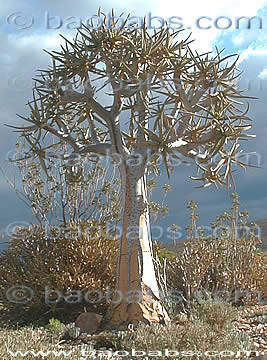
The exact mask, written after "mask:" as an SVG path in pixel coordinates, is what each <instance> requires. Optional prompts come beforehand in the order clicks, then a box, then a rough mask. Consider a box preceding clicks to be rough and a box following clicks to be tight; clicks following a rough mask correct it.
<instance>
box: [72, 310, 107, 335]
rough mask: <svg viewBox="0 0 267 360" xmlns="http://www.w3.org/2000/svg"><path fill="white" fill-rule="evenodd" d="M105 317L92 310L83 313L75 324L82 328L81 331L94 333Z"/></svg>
mask: <svg viewBox="0 0 267 360" xmlns="http://www.w3.org/2000/svg"><path fill="white" fill-rule="evenodd" d="M102 319H103V316H102V315H99V314H95V313H92V312H84V313H81V314H80V315H79V316H78V317H77V319H76V320H75V326H76V327H79V328H80V329H81V332H85V333H89V334H90V333H94V332H96V331H97V329H98V328H99V326H100V323H101V321H102Z"/></svg>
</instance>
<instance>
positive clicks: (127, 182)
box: [106, 162, 170, 324]
mask: <svg viewBox="0 0 267 360" xmlns="http://www.w3.org/2000/svg"><path fill="white" fill-rule="evenodd" d="M120 174H121V180H122V194H123V199H122V201H123V205H124V209H123V220H122V226H123V229H122V236H121V240H120V248H119V259H118V269H117V286H116V293H115V294H114V298H113V299H112V303H111V304H110V307H109V310H108V313H107V316H106V318H107V319H108V320H110V321H111V323H113V324H120V323H123V322H129V321H131V320H141V321H144V320H147V321H148V322H161V321H163V322H167V321H169V320H170V319H169V316H168V314H167V311H166V310H165V308H164V307H163V306H162V304H161V303H160V296H159V290H158V285H157V280H156V275H155V270H154V264H153V260H152V242H151V232H150V222H149V212H148V204H147V189H146V174H145V167H144V165H137V166H133V164H131V166H129V165H127V164H126V163H125V162H123V163H122V164H121V165H120Z"/></svg>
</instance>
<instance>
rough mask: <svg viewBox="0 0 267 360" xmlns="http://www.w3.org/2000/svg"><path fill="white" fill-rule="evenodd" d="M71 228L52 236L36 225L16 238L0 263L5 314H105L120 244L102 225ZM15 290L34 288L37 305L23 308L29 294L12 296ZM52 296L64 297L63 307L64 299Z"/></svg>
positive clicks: (56, 230) (85, 223) (90, 223)
mask: <svg viewBox="0 0 267 360" xmlns="http://www.w3.org/2000/svg"><path fill="white" fill-rule="evenodd" d="M67 225H68V226H67V227H63V226H61V227H51V228H50V230H49V232H48V231H46V230H45V228H44V227H42V226H40V225H33V226H32V228H30V227H29V228H21V229H19V230H18V231H17V232H16V233H15V234H14V235H13V236H12V238H11V242H10V246H9V248H8V249H7V250H5V251H3V253H2V256H1V257H0V290H1V293H2V294H1V299H2V300H1V302H2V306H3V310H4V312H7V313H14V312H16V313H20V314H22V313H25V312H30V314H31V315H32V314H33V312H38V313H39V316H40V314H43V313H48V314H50V315H49V316H50V317H51V312H52V313H56V314H57V317H59V318H60V317H62V316H63V315H62V316H61V315H60V314H64V316H66V313H68V314H69V315H70V316H71V315H72V316H75V315H74V314H75V313H78V312H79V311H81V310H83V309H84V306H86V308H87V310H88V311H92V310H94V311H98V312H104V311H105V310H106V307H107V296H106V291H107V289H106V287H109V288H110V289H111V290H112V289H113V288H114V285H115V274H116V263H117V249H118V241H117V240H116V237H112V234H111V233H110V232H108V230H107V228H106V227H105V224H103V223H100V222H98V221H88V220H87V221H84V220H83V221H82V220H80V221H79V222H78V223H77V224H76V225H75V224H74V223H73V222H69V223H68V224H67ZM14 286H24V287H25V286H26V287H28V288H30V289H31V291H32V292H33V297H32V299H31V300H30V301H27V302H26V303H19V302H21V300H23V298H24V297H25V293H24V292H23V289H22V290H21V291H20V292H19V291H17V292H15V289H13V290H10V289H12V287H14ZM46 287H48V288H47V294H46V291H45V289H46ZM24 290H25V289H24ZM52 290H56V291H58V292H59V294H62V296H63V298H62V299H61V301H58V302H56V300H57V299H59V295H57V294H56V293H55V292H54V293H52ZM94 290H97V291H98V292H99V293H100V294H102V295H103V299H101V301H98V300H99V299H100V297H99V295H98V294H97V293H92V291H94ZM75 291H76V293H75ZM49 292H51V296H49V297H48V293H49ZM86 293H87V295H88V297H87V298H86ZM28 295H29V291H28ZM70 295H74V296H73V297H70ZM15 297H16V298H15ZM93 302H96V303H95V304H93ZM20 310H21V311H20ZM31 315H30V316H31Z"/></svg>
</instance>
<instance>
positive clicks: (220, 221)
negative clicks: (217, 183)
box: [155, 194, 266, 312]
mask: <svg viewBox="0 0 267 360" xmlns="http://www.w3.org/2000/svg"><path fill="white" fill-rule="evenodd" d="M232 198H233V208H232V209H233V212H232V214H227V213H225V214H224V215H223V216H219V217H218V218H217V221H216V222H215V223H213V227H217V229H218V228H219V229H220V232H219V233H218V234H217V236H205V234H204V233H203V232H201V230H199V229H198V228H197V225H196V219H197V218H198V215H197V214H196V213H195V209H196V208H197V205H196V202H193V201H190V202H189V206H188V207H189V208H190V209H191V210H192V214H191V225H190V226H189V227H188V228H187V229H188V232H189V235H190V236H189V240H188V241H186V242H185V243H184V247H183V250H181V251H180V252H178V253H176V256H175V257H170V256H168V253H167V252H165V251H164V250H163V249H162V248H161V247H160V246H158V247H157V248H156V252H155V258H156V268H157V271H158V273H159V275H158V277H159V279H160V281H161V285H160V286H161V289H162V290H163V292H164V293H165V294H167V293H170V291H173V290H175V291H179V292H180V293H181V296H180V300H181V301H176V303H173V302H172V303H171V300H170V299H168V298H167V299H165V302H166V306H167V308H170V307H171V308H172V311H173V312H175V311H178V310H180V305H183V306H182V308H183V309H184V304H187V305H188V306H189V307H190V306H191V304H192V302H193V300H194V299H196V300H197V299H198V295H199V294H209V295H211V296H212V298H213V299H216V300H217V302H228V303H231V304H237V305H241V304H255V303H257V302H259V301H260V302H263V301H264V300H263V299H264V296H265V297H266V289H265V284H264V274H265V273H266V254H264V253H262V252H261V251H259V249H258V248H257V245H258V243H259V242H260V240H259V239H258V234H256V233H255V231H254V230H253V228H250V232H249V234H245V233H244V231H242V229H246V228H245V226H246V222H242V223H241V225H243V228H242V226H240V223H238V221H237V220H238V219H240V218H242V217H243V218H244V217H248V215H247V213H240V212H239V202H238V197H237V195H236V194H234V195H233V197H232ZM227 221H230V226H229V225H228V224H227ZM227 229H228V231H225V230H227ZM229 229H230V230H231V231H229ZM238 229H239V232H238V231H237V230H238ZM247 235H248V236H247ZM164 254H166V256H164ZM182 300H183V301H182ZM174 308H175V309H174Z"/></svg>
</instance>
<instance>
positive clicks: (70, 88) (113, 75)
mask: <svg viewBox="0 0 267 360" xmlns="http://www.w3.org/2000/svg"><path fill="white" fill-rule="evenodd" d="M98 15H99V16H102V17H103V19H104V23H103V26H101V28H99V29H97V30H96V29H94V28H93V26H92V27H90V28H89V27H83V29H82V30H79V31H78V33H77V36H76V37H75V39H74V40H73V41H69V40H68V39H65V38H64V40H65V45H64V46H61V51H52V52H51V53H49V55H50V56H51V58H52V66H51V68H50V69H48V70H46V71H41V73H40V76H39V77H38V78H37V79H35V80H36V85H35V87H34V90H33V101H32V102H30V103H29V106H30V110H31V115H30V117H29V118H23V119H24V120H26V121H27V122H29V123H30V125H29V126H28V127H22V128H19V131H21V135H22V136H23V137H25V138H26V140H27V141H28V142H29V144H30V147H31V151H32V153H33V154H38V156H39V158H40V161H41V163H42V166H43V167H44V169H45V167H46V166H47V163H48V162H49V156H46V155H47V152H46V150H47V149H48V146H49V145H50V144H51V142H50V138H56V139H58V142H59V143H64V144H66V145H67V146H68V147H69V149H70V151H71V156H73V157H75V158H76V160H77V159H79V158H82V157H86V156H88V155H90V154H95V155H97V156H99V157H102V156H106V157H109V158H111V159H113V161H114V162H116V163H117V164H118V167H119V171H120V178H121V195H122V200H121V201H122V236H121V241H120V248H119V254H118V269H117V287H116V289H117V292H116V293H115V295H114V299H113V301H112V303H111V304H110V310H109V311H108V314H107V318H108V319H109V320H110V321H111V322H112V323H122V322H127V321H131V320H147V321H149V322H151V321H155V322H159V321H164V320H165V321H166V320H169V317H168V314H167V312H166V310H165V309H164V307H163V306H162V305H161V303H160V294H159V291H158V285H157V281H156V277H155V271H154V267H153V261H152V243H151V234H150V222H149V212H148V203H147V187H146V175H147V173H148V172H150V171H154V172H155V173H156V174H158V173H159V167H158V164H159V161H160V160H161V159H163V161H164V164H165V167H166V170H167V173H168V176H169V174H170V171H173V169H174V165H175V162H176V160H177V158H178V159H184V158H189V159H190V161H192V163H193V164H195V165H196V168H197V171H198V173H200V175H199V176H198V177H194V178H193V179H196V180H201V181H203V186H204V187H205V186H208V185H211V184H214V185H217V184H220V185H228V186H230V185H231V182H232V181H233V178H232V165H233V164H237V163H238V164H239V165H241V166H245V164H244V163H242V162H241V161H240V156H238V157H237V156H236V155H237V154H238V153H237V149H238V146H239V144H238V142H239V140H240V139H243V138H245V137H247V136H249V135H245V134H244V131H246V130H247V129H249V128H250V127H251V126H250V125H249V126H248V125H246V124H244V121H245V120H249V118H248V117H247V116H246V113H247V111H248V109H246V110H245V112H243V111H242V103H240V102H239V101H238V100H239V99H241V98H244V96H243V95H242V92H240V91H239V90H238V89H237V86H236V83H235V79H236V78H237V77H238V74H236V61H237V59H234V61H231V60H232V58H231V57H230V56H226V57H224V58H223V57H221V52H219V51H218V50H217V49H216V54H215V55H210V54H208V53H207V54H202V55H199V54H198V53H197V52H195V53H193V51H192V50H191V49H190V43H191V41H190V40H189V39H188V38H187V39H183V38H182V33H181V31H180V30H179V31H176V32H175V31H172V30H170V29H168V28H167V27H164V28H162V29H160V30H158V31H154V33H153V34H151V33H150V31H149V30H148V29H147V27H146V24H145V20H144V24H143V26H142V27H141V28H140V27H139V28H138V27H128V26H127V24H126V22H127V20H126V21H125V23H124V24H121V22H120V21H118V19H117V22H116V20H115V18H113V20H112V21H113V22H112V23H111V24H109V22H108V21H107V17H106V16H105V15H104V14H101V13H100V12H99V14H98ZM119 25H120V26H119ZM109 101H111V102H110V103H109ZM42 135H44V136H45V143H43V142H42V139H43V138H42ZM49 151H51V147H50V148H49ZM77 168H79V161H76V162H74V163H73V167H72V170H73V171H74V170H75V169H77ZM140 295H141V296H140Z"/></svg>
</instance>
